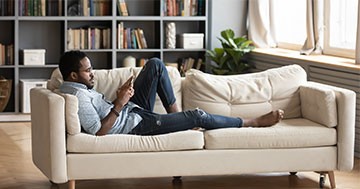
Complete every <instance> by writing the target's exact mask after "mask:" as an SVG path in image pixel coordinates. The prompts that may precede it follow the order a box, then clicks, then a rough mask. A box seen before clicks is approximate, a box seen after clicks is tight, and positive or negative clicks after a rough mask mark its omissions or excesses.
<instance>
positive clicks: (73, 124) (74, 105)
mask: <svg viewBox="0 0 360 189" xmlns="http://www.w3.org/2000/svg"><path fill="white" fill-rule="evenodd" d="M60 94H61V95H62V96H63V97H64V99H65V121H66V131H67V133H68V134H70V135H75V134H78V133H80V132H81V126H80V120H79V116H78V111H79V106H78V99H77V97H76V96H74V95H71V94H63V93H60Z"/></svg>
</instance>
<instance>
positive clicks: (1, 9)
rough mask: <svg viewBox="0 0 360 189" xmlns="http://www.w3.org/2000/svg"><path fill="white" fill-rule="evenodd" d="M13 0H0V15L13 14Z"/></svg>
mask: <svg viewBox="0 0 360 189" xmlns="http://www.w3.org/2000/svg"><path fill="white" fill-rule="evenodd" d="M14 1H15V0H0V16H14Z"/></svg>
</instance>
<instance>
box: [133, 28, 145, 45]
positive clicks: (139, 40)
mask: <svg viewBox="0 0 360 189" xmlns="http://www.w3.org/2000/svg"><path fill="white" fill-rule="evenodd" d="M134 33H135V36H136V42H137V47H138V49H143V45H142V43H141V38H140V34H139V28H136V29H135V32H134Z"/></svg>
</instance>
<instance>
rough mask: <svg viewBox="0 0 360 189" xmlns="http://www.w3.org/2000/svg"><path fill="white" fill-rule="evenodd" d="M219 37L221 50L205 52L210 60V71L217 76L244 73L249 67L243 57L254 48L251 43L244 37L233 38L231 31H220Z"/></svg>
mask: <svg viewBox="0 0 360 189" xmlns="http://www.w3.org/2000/svg"><path fill="white" fill-rule="evenodd" d="M221 37H222V38H219V37H218V39H219V40H220V42H221V45H222V48H215V49H214V50H213V51H212V50H206V56H207V57H209V58H210V59H211V60H212V62H211V64H210V66H211V71H212V72H213V73H214V74H217V75H232V74H239V73H246V72H247V71H248V70H249V69H250V68H251V66H250V65H249V63H248V62H246V61H245V60H244V55H245V54H247V53H249V52H251V51H252V50H253V49H254V48H255V47H254V46H252V41H251V40H248V39H247V38H246V36H242V37H235V34H234V31H233V30H232V29H226V30H224V31H222V32H221Z"/></svg>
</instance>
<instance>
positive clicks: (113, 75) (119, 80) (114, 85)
mask: <svg viewBox="0 0 360 189" xmlns="http://www.w3.org/2000/svg"><path fill="white" fill-rule="evenodd" d="M166 68H167V70H168V74H169V77H170V80H171V84H172V86H173V90H174V93H175V97H176V99H177V101H176V103H177V105H178V107H179V109H180V110H181V109H182V94H181V76H180V73H179V71H178V70H177V69H176V68H174V67H169V66H168V67H166ZM140 70H141V67H135V68H131V67H126V68H115V69H102V70H100V69H99V70H94V80H95V84H94V89H95V90H97V91H98V92H101V93H103V94H104V95H105V97H106V98H107V99H109V100H113V99H115V96H116V90H117V89H118V87H119V86H121V85H122V84H123V83H125V81H127V80H128V79H129V77H130V76H132V75H135V76H137V75H138V74H139V73H140ZM62 82H63V78H62V76H61V73H60V71H59V68H57V69H55V70H54V71H53V73H52V75H51V78H50V80H49V81H48V83H47V88H48V89H49V90H52V91H54V90H55V89H58V88H59V86H60V85H61V84H62ZM154 112H157V113H166V111H165V109H164V108H163V106H162V103H161V101H160V98H159V97H158V96H157V97H156V101H155V107H154Z"/></svg>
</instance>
